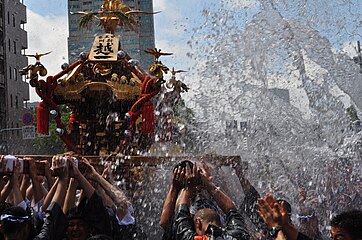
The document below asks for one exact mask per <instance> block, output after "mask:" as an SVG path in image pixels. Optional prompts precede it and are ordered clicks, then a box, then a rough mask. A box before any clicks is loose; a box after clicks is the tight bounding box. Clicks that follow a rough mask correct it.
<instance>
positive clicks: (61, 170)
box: [51, 155, 69, 180]
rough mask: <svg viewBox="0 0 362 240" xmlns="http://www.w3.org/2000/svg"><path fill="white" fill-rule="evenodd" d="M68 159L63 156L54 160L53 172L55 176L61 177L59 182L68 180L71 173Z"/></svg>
mask: <svg viewBox="0 0 362 240" xmlns="http://www.w3.org/2000/svg"><path fill="white" fill-rule="evenodd" d="M67 165H68V159H67V158H66V157H63V156H61V155H55V156H53V158H52V167H51V169H52V171H53V173H54V175H56V176H58V177H59V180H62V179H68V178H69V171H68V167H67Z"/></svg>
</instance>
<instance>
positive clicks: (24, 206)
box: [0, 155, 362, 240]
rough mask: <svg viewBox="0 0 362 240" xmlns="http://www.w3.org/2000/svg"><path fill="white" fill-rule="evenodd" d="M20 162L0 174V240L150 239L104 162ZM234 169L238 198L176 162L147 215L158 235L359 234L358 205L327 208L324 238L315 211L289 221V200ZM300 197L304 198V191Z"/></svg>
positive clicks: (201, 170) (354, 238)
mask: <svg viewBox="0 0 362 240" xmlns="http://www.w3.org/2000/svg"><path fill="white" fill-rule="evenodd" d="M2 159H4V156H1V159H0V162H1V160H2ZM25 160H26V161H28V163H29V171H27V172H26V173H24V171H21V168H24V166H21V165H20V164H19V161H15V162H14V166H13V168H12V169H11V171H7V174H2V175H3V176H2V177H1V178H0V190H1V191H0V216H1V217H0V240H1V239H5V240H28V239H39V240H40V239H59V240H60V239H69V240H86V239H117V240H118V239H149V235H148V234H147V233H146V232H144V231H142V226H139V225H140V223H139V222H137V218H136V217H135V216H134V209H133V206H132V204H131V201H130V200H129V198H128V197H127V193H125V191H123V189H121V188H120V187H118V186H117V184H114V182H113V180H112V174H111V172H112V170H111V169H110V167H106V168H105V169H104V171H103V172H102V173H100V172H98V169H96V168H95V167H94V166H93V165H92V164H90V163H89V161H88V160H87V159H85V158H82V159H81V160H80V161H81V162H82V164H83V166H85V168H84V169H83V170H82V171H81V170H80V168H78V160H77V159H76V158H74V157H72V156H64V155H59V156H54V157H53V159H52V162H51V163H48V162H45V163H44V164H45V167H44V169H45V171H44V176H39V175H38V169H37V165H36V161H35V160H34V159H31V158H29V159H25ZM233 168H234V170H233V171H234V172H235V174H236V176H237V177H238V179H239V181H240V186H241V188H242V190H243V192H244V195H245V196H244V200H243V201H242V203H240V204H235V202H234V201H233V200H232V198H231V196H228V194H226V191H225V189H223V187H222V186H221V185H219V183H218V181H216V180H215V177H217V176H215V173H214V171H213V169H212V168H211V167H210V165H209V164H208V163H206V162H205V161H200V162H191V161H183V162H180V163H178V164H177V165H176V166H175V167H174V169H173V171H172V176H171V177H170V179H171V180H170V184H169V187H168V191H167V194H166V197H165V199H164V202H163V208H162V212H161V215H160V216H153V217H154V220H155V222H158V221H159V224H160V226H161V227H162V229H163V230H164V233H163V235H162V236H159V239H164V240H168V239H170V240H188V239H190V240H191V239H199V240H204V239H245V240H248V239H273V238H274V239H288V240H290V239H292V240H297V239H299V240H300V239H327V238H329V237H330V238H331V239H333V240H340V239H348V240H350V239H351V240H358V239H361V240H362V211H361V204H362V203H360V205H357V207H356V206H353V207H350V209H347V208H346V209H343V211H341V212H336V213H334V214H333V218H332V219H331V221H330V223H329V224H328V225H326V226H323V227H324V228H330V236H325V234H324V232H323V231H321V230H320V226H321V224H320V223H319V222H318V214H317V213H318V211H317V210H318V209H311V208H308V207H302V208H300V209H299V213H298V215H297V218H296V219H297V221H298V222H295V219H294V218H292V217H291V215H292V208H293V206H292V205H291V204H290V203H288V201H286V200H285V199H276V198H275V197H274V196H273V195H271V194H267V195H266V196H265V197H264V198H262V197H261V196H260V194H259V193H258V191H257V190H256V188H255V187H254V186H253V185H252V184H251V183H250V182H249V181H248V179H247V178H246V177H245V173H244V171H243V169H242V167H241V165H240V164H235V165H234V166H233ZM4 172H5V171H3V173H4ZM146 197H147V196H146ZM299 198H300V201H301V202H303V201H304V199H305V193H303V192H301V194H300V196H299ZM146 200H147V199H146Z"/></svg>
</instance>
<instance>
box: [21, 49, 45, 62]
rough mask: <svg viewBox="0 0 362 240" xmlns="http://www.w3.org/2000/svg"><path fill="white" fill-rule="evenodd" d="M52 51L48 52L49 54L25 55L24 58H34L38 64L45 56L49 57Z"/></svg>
mask: <svg viewBox="0 0 362 240" xmlns="http://www.w3.org/2000/svg"><path fill="white" fill-rule="evenodd" d="M51 52H52V51H50V52H47V53H40V54H39V53H35V54H33V55H24V56H27V57H34V58H35V59H36V61H37V62H40V58H41V57H43V56H45V55H48V54H49V53H51Z"/></svg>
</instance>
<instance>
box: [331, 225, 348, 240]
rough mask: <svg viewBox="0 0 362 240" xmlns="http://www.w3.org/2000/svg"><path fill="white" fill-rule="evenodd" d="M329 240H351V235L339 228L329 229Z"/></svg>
mask: <svg viewBox="0 0 362 240" xmlns="http://www.w3.org/2000/svg"><path fill="white" fill-rule="evenodd" d="M331 240H352V237H351V235H350V234H349V233H348V232H347V231H346V230H344V229H343V228H340V227H334V226H332V228H331Z"/></svg>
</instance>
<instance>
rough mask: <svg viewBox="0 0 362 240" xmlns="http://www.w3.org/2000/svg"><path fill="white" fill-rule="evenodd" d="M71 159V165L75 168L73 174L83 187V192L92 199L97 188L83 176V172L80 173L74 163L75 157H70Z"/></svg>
mask: <svg viewBox="0 0 362 240" xmlns="http://www.w3.org/2000/svg"><path fill="white" fill-rule="evenodd" d="M69 161H70V163H71V167H72V170H73V174H74V178H76V179H77V181H78V184H79V186H80V187H81V188H82V189H83V192H84V194H85V196H86V197H87V198H88V199H90V198H91V197H92V196H93V194H94V192H95V189H94V187H93V186H92V184H90V182H89V181H88V180H87V179H86V178H85V177H84V176H83V174H82V173H80V171H79V169H78V168H77V167H75V165H74V161H73V159H71V158H69Z"/></svg>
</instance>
